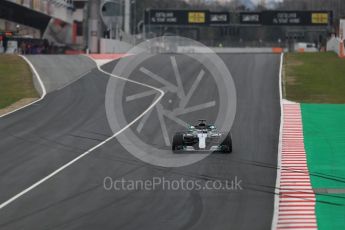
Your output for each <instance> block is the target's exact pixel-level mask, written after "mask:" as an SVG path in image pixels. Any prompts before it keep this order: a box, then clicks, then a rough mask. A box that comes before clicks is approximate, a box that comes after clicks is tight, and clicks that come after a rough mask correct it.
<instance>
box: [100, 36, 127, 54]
mask: <svg viewBox="0 0 345 230" xmlns="http://www.w3.org/2000/svg"><path fill="white" fill-rule="evenodd" d="M131 48H132V45H131V44H129V43H126V42H122V41H119V40H113V39H104V38H102V39H100V53H126V52H127V51H129V50H130V49H131Z"/></svg>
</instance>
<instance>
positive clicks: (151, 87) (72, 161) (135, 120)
mask: <svg viewBox="0 0 345 230" xmlns="http://www.w3.org/2000/svg"><path fill="white" fill-rule="evenodd" d="M91 59H92V58H91ZM92 60H93V59H92ZM93 61H94V60H93ZM96 65H97V68H98V70H99V71H101V72H103V73H105V74H107V75H109V76H111V77H115V78H118V79H121V80H124V81H128V82H132V83H134V84H138V85H141V86H145V87H148V88H150V89H154V90H157V91H158V92H159V93H160V94H161V95H160V96H159V97H158V98H157V100H155V101H154V102H153V103H152V105H150V106H149V107H148V108H147V109H146V110H145V111H144V112H143V113H141V114H140V115H139V116H138V117H137V118H135V119H134V120H133V121H131V122H130V123H129V124H127V125H126V126H125V127H123V128H122V129H121V130H119V131H118V132H116V133H115V134H114V135H113V136H111V137H109V138H107V139H106V140H105V141H103V142H101V143H99V144H98V145H96V146H94V147H93V148H91V149H89V150H88V151H86V152H84V153H83V154H81V155H80V156H78V157H76V158H74V159H73V160H71V161H70V162H68V163H67V164H65V165H63V166H62V167H60V168H58V169H57V170H55V171H54V172H52V173H51V174H49V175H48V176H46V177H44V178H42V179H41V180H39V181H37V182H36V183H34V184H33V185H31V186H30V187H28V188H26V189H25V190H23V191H22V192H20V193H18V194H17V195H15V196H13V197H12V198H10V199H8V200H7V201H5V202H4V203H2V204H0V210H1V209H3V208H4V207H6V206H7V205H9V204H11V203H12V202H14V201H15V200H17V199H18V198H20V197H21V196H23V195H25V194H26V193H28V192H30V191H31V190H33V189H34V188H36V187H38V186H39V185H41V184H42V183H44V182H45V181H47V180H49V179H50V178H52V177H54V176H55V175H56V174H58V173H60V172H61V171H62V170H64V169H66V168H67V167H69V166H71V165H72V164H74V163H75V162H77V161H79V160H80V159H82V158H83V157H85V156H86V155H88V154H90V153H91V152H92V151H94V150H96V149H97V148H99V147H100V146H102V145H104V144H106V143H107V142H109V141H111V140H112V139H114V138H115V137H116V136H117V135H119V134H121V133H122V132H123V131H125V130H126V129H128V128H129V127H130V126H132V125H133V124H134V123H135V122H137V121H138V120H139V119H140V118H142V117H143V116H144V115H145V114H146V113H148V112H149V111H150V110H151V109H152V108H153V107H154V106H155V105H156V104H157V103H158V102H159V101H160V100H161V99H162V97H163V96H164V92H163V91H162V90H160V89H158V88H155V87H153V86H150V85H147V84H144V83H141V82H136V81H133V80H129V79H126V78H123V77H119V76H116V75H113V74H111V73H107V72H105V71H104V70H102V69H101V68H100V66H99V65H98V64H97V63H96Z"/></svg>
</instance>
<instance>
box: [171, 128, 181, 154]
mask: <svg viewBox="0 0 345 230" xmlns="http://www.w3.org/2000/svg"><path fill="white" fill-rule="evenodd" d="M181 150H183V134H182V133H176V134H175V135H174V137H173V141H172V151H173V152H174V153H177V152H178V151H181Z"/></svg>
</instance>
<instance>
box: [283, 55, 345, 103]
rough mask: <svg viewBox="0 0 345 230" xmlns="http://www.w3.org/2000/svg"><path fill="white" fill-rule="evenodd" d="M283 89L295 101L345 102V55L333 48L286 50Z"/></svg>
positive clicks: (286, 95)
mask: <svg viewBox="0 0 345 230" xmlns="http://www.w3.org/2000/svg"><path fill="white" fill-rule="evenodd" d="M284 90H285V97H286V99H288V100H291V101H295V102H304V103H332V104H340V103H345V59H340V58H339V57H338V56H337V55H336V54H335V53H333V52H321V53H289V54H286V55H285V61H284Z"/></svg>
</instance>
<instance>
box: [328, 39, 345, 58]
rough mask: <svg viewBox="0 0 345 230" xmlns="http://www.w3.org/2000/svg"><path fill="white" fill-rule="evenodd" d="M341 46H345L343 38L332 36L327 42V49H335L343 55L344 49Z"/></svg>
mask: <svg viewBox="0 0 345 230" xmlns="http://www.w3.org/2000/svg"><path fill="white" fill-rule="evenodd" d="M341 46H344V43H343V42H342V41H341V39H339V38H337V37H332V38H331V39H330V40H328V42H327V51H334V52H336V53H337V54H338V56H340V57H342V56H343V55H344V53H343V51H344V50H341Z"/></svg>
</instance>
